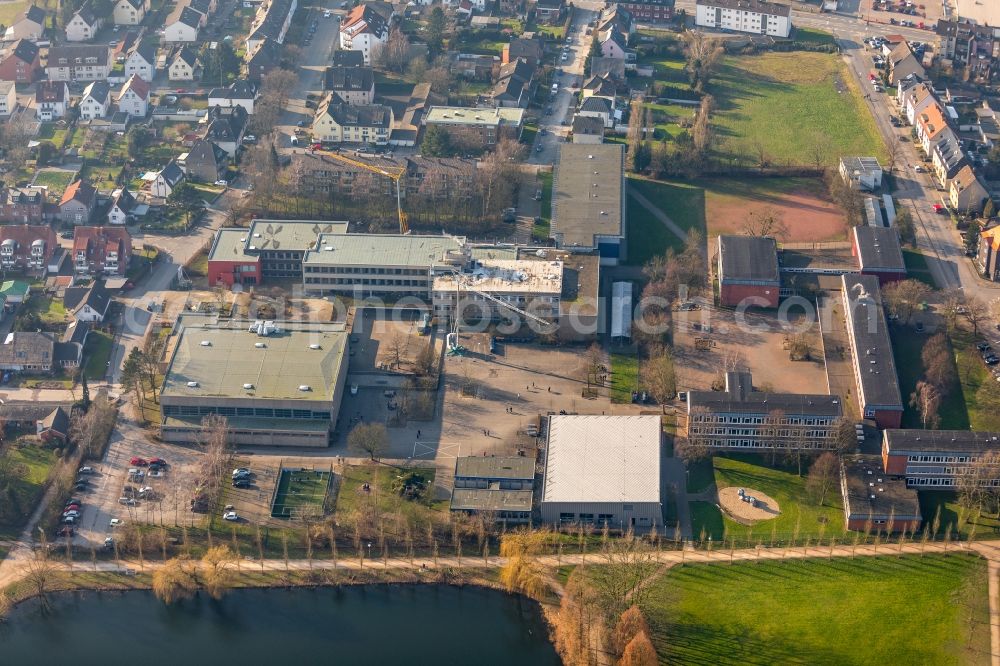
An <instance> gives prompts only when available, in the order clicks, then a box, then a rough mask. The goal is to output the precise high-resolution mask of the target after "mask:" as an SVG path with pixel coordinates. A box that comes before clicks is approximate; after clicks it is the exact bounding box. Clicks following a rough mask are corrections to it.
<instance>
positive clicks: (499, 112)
mask: <svg viewBox="0 0 1000 666" xmlns="http://www.w3.org/2000/svg"><path fill="white" fill-rule="evenodd" d="M524 113H525V111H524V109H522V108H518V107H503V106H500V107H497V108H495V109H479V108H475V107H464V106H432V107H430V108H429V109H427V111H426V112H425V113H424V116H423V120H422V122H423V124H424V125H425V126H427V127H439V128H441V129H444V130H445V131H447V132H448V134H449V135H450V136H451V138H452V139H453V141H455V142H456V143H459V144H466V145H474V146H478V147H480V148H488V147H490V146H493V145H495V144H496V143H497V142H498V141H499V140H500V139H502V138H508V139H514V140H518V139H520V138H521V131H522V130H523V129H524Z"/></svg>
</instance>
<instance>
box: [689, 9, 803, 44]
mask: <svg viewBox="0 0 1000 666" xmlns="http://www.w3.org/2000/svg"><path fill="white" fill-rule="evenodd" d="M694 22H695V25H697V26H700V27H703V28H718V29H722V30H735V31H736V32H748V33H752V34H755V35H769V36H771V37H788V35H789V34H791V32H792V17H791V7H790V6H789V5H784V4H781V3H778V2H764V1H763V0H698V6H697V11H696V13H695V21H694Z"/></svg>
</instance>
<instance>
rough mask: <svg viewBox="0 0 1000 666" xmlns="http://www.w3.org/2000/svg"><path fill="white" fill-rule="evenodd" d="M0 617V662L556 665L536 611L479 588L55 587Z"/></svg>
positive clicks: (533, 605) (520, 600) (533, 606)
mask: <svg viewBox="0 0 1000 666" xmlns="http://www.w3.org/2000/svg"><path fill="white" fill-rule="evenodd" d="M9 620H10V621H9V622H7V623H6V624H4V625H0V655H2V656H0V662H2V663H6V664H18V665H19V666H23V665H26V664H56V663H78V664H97V663H99V664H102V665H105V666H106V665H110V664H126V663H127V664H142V666H153V665H156V664H171V665H173V666H176V665H177V664H227V663H243V664H267V663H272V664H275V665H279V664H281V665H284V664H314V663H335V664H376V665H382V664H494V663H501V662H503V663H515V664H518V665H519V666H531V665H533V664H539V665H541V664H546V665H548V664H558V663H559V660H558V657H557V655H556V652H555V649H554V648H553V647H552V645H551V644H550V643H549V641H548V637H547V631H546V627H545V625H544V621H543V619H542V614H541V609H540V608H539V607H538V605H537V604H536V603H534V602H532V601H530V600H528V599H525V598H523V597H517V596H510V595H506V594H503V593H502V592H498V591H495V590H488V589H483V588H478V587H451V586H444V585H391V586H386V585H379V586H344V587H340V588H317V589H257V590H235V591H233V592H231V593H230V594H229V595H227V596H226V597H225V598H224V599H222V600H221V601H214V600H212V599H210V598H209V597H207V596H206V595H204V594H201V595H199V596H198V597H197V598H195V599H192V600H188V601H185V602H181V603H179V604H175V605H173V606H165V605H164V604H162V603H161V602H159V601H158V600H157V599H156V598H155V597H154V596H153V595H152V593H150V592H125V593H100V592H80V593H67V594H61V595H55V596H53V597H51V598H50V609H49V610H47V611H44V610H43V609H42V607H41V605H40V604H39V603H38V602H37V601H29V602H27V603H25V604H23V605H21V606H19V607H18V608H17V609H16V610H15V611H14V612H13V613H12V614H11V616H10V618H9Z"/></svg>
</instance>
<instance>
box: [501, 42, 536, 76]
mask: <svg viewBox="0 0 1000 666" xmlns="http://www.w3.org/2000/svg"><path fill="white" fill-rule="evenodd" d="M544 51H545V50H544V48H543V45H542V40H540V39H525V38H524V37H514V38H513V39H511V40H510V42H509V43H507V44H504V46H503V53H502V55H501V62H502V63H503V64H505V65H506V64H507V63H510V62H517V61H518V60H524V61H525V62H527V63H528V65H529V66H531V68H532V69H534V68H536V67H538V65H539V64H540V63H541V62H542V57H543V56H544Z"/></svg>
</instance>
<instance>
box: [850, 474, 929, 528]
mask: <svg viewBox="0 0 1000 666" xmlns="http://www.w3.org/2000/svg"><path fill="white" fill-rule="evenodd" d="M840 492H841V494H842V495H843V500H844V520H845V521H846V524H847V529H849V530H853V531H856V532H870V533H871V534H876V533H879V532H881V533H883V534H885V533H887V532H888V533H894V532H902V531H907V532H909V533H910V534H913V533H914V532H916V531H917V530H919V529H920V523H921V520H922V516H921V514H920V501H919V500H918V498H917V491H915V490H913V489H912V488H907V487H906V483H905V482H903V481H902V480H900V479H894V478H891V477H890V476H889V475H888V474H886V473H885V472H884V471H883V470H882V459H881V458H880V457H879V456H871V455H849V456H843V457H842V458H841V461H840Z"/></svg>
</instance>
